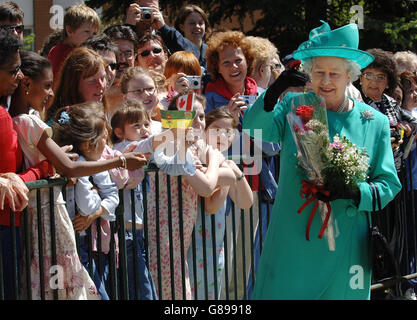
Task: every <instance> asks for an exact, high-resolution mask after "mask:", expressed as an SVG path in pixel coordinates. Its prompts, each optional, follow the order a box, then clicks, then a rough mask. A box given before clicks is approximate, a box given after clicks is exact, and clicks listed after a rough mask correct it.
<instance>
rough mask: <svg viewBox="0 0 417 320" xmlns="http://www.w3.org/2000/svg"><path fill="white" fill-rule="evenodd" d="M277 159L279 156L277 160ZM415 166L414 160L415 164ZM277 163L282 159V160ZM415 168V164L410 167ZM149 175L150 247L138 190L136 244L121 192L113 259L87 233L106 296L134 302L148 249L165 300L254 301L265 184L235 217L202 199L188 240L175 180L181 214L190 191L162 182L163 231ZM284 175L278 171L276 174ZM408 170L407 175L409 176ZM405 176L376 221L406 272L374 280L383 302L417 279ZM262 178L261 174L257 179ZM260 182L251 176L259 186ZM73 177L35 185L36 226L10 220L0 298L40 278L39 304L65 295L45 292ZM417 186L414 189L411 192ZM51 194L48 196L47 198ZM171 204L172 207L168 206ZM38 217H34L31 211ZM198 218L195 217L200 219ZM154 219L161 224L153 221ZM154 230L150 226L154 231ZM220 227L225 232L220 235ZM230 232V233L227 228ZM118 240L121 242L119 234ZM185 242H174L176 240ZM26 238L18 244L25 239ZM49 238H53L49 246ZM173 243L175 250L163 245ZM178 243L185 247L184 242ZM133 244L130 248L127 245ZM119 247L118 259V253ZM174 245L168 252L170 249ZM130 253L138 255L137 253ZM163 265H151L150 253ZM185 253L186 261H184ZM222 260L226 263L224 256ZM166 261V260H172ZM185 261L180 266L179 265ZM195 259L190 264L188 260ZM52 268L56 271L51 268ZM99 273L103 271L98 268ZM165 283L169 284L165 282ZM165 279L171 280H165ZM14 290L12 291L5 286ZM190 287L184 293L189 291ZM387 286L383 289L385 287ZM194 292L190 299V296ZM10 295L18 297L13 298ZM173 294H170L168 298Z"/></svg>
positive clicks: (266, 210) (0, 267)
mask: <svg viewBox="0 0 417 320" xmlns="http://www.w3.org/2000/svg"><path fill="white" fill-rule="evenodd" d="M277 160H278V157H277ZM409 161H411V160H409ZM276 162H278V161H276ZM410 167H411V166H410ZM145 172H146V175H145V176H146V178H145V179H144V180H143V182H142V189H143V208H144V221H143V224H144V229H143V240H144V241H143V243H140V241H139V242H138V239H137V237H138V234H137V232H136V222H135V214H134V212H135V201H134V197H135V194H134V192H133V190H132V191H131V194H130V197H131V198H130V199H131V203H132V208H131V210H132V226H133V230H132V232H131V234H130V236H131V238H129V241H130V242H129V241H128V240H127V238H126V236H127V235H128V236H129V232H127V231H126V226H125V219H124V214H125V213H124V209H123V208H124V203H123V200H124V197H123V190H120V203H119V206H118V208H117V210H116V221H113V222H110V230H111V237H110V250H109V253H108V254H107V255H101V254H97V253H96V252H93V248H92V245H91V243H92V242H91V241H92V232H91V227H90V228H89V229H88V230H87V235H86V236H85V238H84V239H87V247H88V250H87V251H88V268H87V270H88V272H89V274H90V276H91V277H92V278H93V277H94V273H95V272H96V270H98V271H97V272H98V274H99V275H100V276H103V275H104V274H105V275H106V280H107V281H106V284H107V286H106V292H107V294H108V297H109V299H110V300H128V299H136V298H137V297H140V289H139V288H140V273H139V268H140V267H139V266H138V261H137V259H132V258H131V257H136V256H137V254H138V252H139V251H140V250H141V246H143V247H142V249H143V250H144V252H145V260H146V266H147V268H148V270H151V274H152V277H153V278H154V279H155V283H154V285H155V288H156V290H157V293H158V297H157V299H162V300H181V299H183V300H185V299H195V300H231V299H233V300H238V299H244V300H246V299H249V298H250V294H251V290H252V288H253V286H254V283H255V280H256V278H255V272H253V271H254V270H256V266H257V262H258V260H259V256H260V253H261V252H262V240H263V239H264V238H265V234H266V231H267V226H268V224H269V218H270V214H271V209H272V204H273V202H272V201H273V200H272V201H271V200H265V199H264V198H263V197H262V196H261V193H262V183H259V185H258V190H257V191H254V195H255V197H254V205H253V206H252V207H251V208H250V209H249V210H240V209H239V208H235V206H234V205H233V203H232V204H231V206H230V210H229V214H228V215H222V216H217V215H208V214H206V213H205V212H204V209H202V208H204V200H203V199H200V200H199V201H200V205H199V210H198V211H199V212H198V217H197V222H196V224H195V225H196V226H195V227H194V228H193V231H192V234H191V238H187V239H184V234H185V230H184V229H185V228H186V227H188V225H187V221H184V219H188V217H185V216H184V214H179V215H177V216H176V215H174V212H173V210H172V209H173V208H174V206H173V203H174V202H176V201H177V200H176V199H174V197H173V195H175V196H176V194H175V193H174V192H173V190H170V186H171V183H174V182H176V183H177V186H178V188H179V191H178V201H177V202H176V203H177V205H178V211H179V212H182V205H183V191H182V190H181V188H182V187H183V184H182V182H183V181H182V178H181V177H170V176H167V178H166V179H167V180H166V181H163V183H166V186H167V191H168V192H167V203H166V206H167V208H168V212H167V215H166V218H167V221H165V220H164V221H163V224H164V225H166V228H164V229H163V230H161V228H160V227H159V226H160V225H161V223H162V221H161V220H162V219H165V217H164V216H162V215H160V214H155V221H149V215H148V197H154V198H155V199H159V197H160V196H161V194H160V190H159V188H158V186H159V181H158V179H160V176H159V174H158V169H157V168H156V167H148V168H147V169H146V170H145ZM276 172H278V170H277V171H276ZM403 172H404V171H403ZM406 174H410V173H405V172H404V174H403V175H402V177H401V181H402V185H403V189H402V191H401V193H400V194H399V195H398V196H397V197H396V199H395V200H394V201H393V202H392V203H390V204H389V205H388V206H387V208H385V209H384V210H383V211H382V212H379V213H377V214H375V215H373V217H372V219H373V223H376V224H377V225H378V226H379V227H380V229H381V230H382V231H383V232H384V234H385V235H386V236H387V239H388V242H389V244H390V245H391V247H392V248H393V250H394V252H395V257H396V259H397V261H398V264H399V266H400V272H401V273H400V275H388V276H387V277H386V278H385V279H373V280H372V284H373V285H372V288H371V290H372V295H373V297H374V298H382V297H383V296H384V295H386V294H387V293H388V291H390V292H392V293H393V294H394V295H402V294H403V293H404V291H405V289H407V288H408V287H410V286H412V284H411V282H410V281H412V280H411V279H413V278H415V277H417V274H416V270H415V263H414V261H415V258H416V257H417V247H416V221H415V220H416V219H415V207H414V200H415V195H414V192H413V191H407V188H406V185H407V184H406V182H405V181H406V180H405V179H406V177H405V175H406ZM152 175H153V179H155V181H156V183H155V186H156V188H155V190H154V191H153V192H154V195H152V194H151V191H149V186H148V179H149V177H150V176H152ZM258 178H259V179H260V177H258ZM252 179H253V177H250V178H249V182H250V184H251V185H252ZM66 183H67V180H66V179H64V178H60V179H57V180H49V181H46V180H41V181H36V182H32V183H28V184H27V185H28V187H29V189H30V190H31V192H34V193H36V199H37V201H36V205H37V210H36V220H37V226H35V228H34V227H33V226H31V225H30V219H29V218H30V214H31V213H30V212H28V210H27V209H25V210H24V211H23V212H22V214H21V218H20V222H21V226H20V227H16V225H15V223H14V219H11V225H10V236H9V235H8V237H10V243H8V244H7V245H8V246H9V247H8V248H5V245H6V244H5V239H1V238H0V252H1V250H5V249H7V250H9V254H10V261H3V260H2V255H1V254H0V275H1V277H0V300H4V299H27V300H31V299H33V298H34V297H33V296H32V290H30V288H31V287H32V283H33V282H34V281H35V282H37V283H38V284H39V287H40V299H58V298H59V297H58V290H57V289H56V288H55V289H53V290H52V296H49V295H48V294H46V291H48V290H49V289H50V288H48V287H47V286H48V284H49V285H50V284H51V282H50V281H51V280H50V281H49V283H48V282H47V281H45V279H47V278H51V277H52V276H54V275H56V272H57V270H56V269H53V270H52V271H51V268H53V267H54V266H56V265H57V263H58V262H57V257H56V241H55V239H56V234H57V232H59V230H56V225H55V210H54V196H56V195H54V192H56V191H54V187H55V189H56V187H59V188H62V191H63V194H64V198H65V197H66V188H65V187H64V186H65V185H66ZM412 189H413V188H412V186H411V190H412ZM46 195H48V197H49V199H46V200H45V196H46ZM45 204H47V205H49V212H50V213H49V216H48V217H46V216H43V215H42V206H45ZM159 205H160V203H159V201H157V202H156V207H155V210H156V212H157V213H159V212H160V208H159ZM164 205H165V204H164ZM32 214H33V213H32ZM46 218H47V219H48V220H49V221H48V223H47V226H49V230H48V232H47V233H49V239H46V238H45V234H44V233H45V230H43V228H45V224H43V223H42V221H43V220H44V219H46ZM193 221H194V220H193ZM153 222H154V223H153ZM94 223H96V227H97V230H101V229H100V228H101V227H100V223H101V222H100V218H99V219H97V220H96V221H95V222H94ZM151 225H153V227H151V228H150V226H151ZM34 230H35V231H36V237H35V238H36V240H37V246H38V252H41V253H42V252H44V250H45V247H47V249H49V250H50V252H51V253H50V255H51V261H50V262H49V261H48V263H45V261H44V259H43V255H42V254H39V257H37V259H38V261H36V263H37V264H38V267H39V275H38V276H39V279H35V278H34V276H35V275H33V274H31V262H33V259H34V257H33V255H32V253H31V251H30V247H31V243H30V241H31V237H33V236H35V235H34V232H33V231H34ZM219 230H220V232H219ZM222 230H223V231H222ZM116 233H117V235H118V244H117V242H116V240H115V237H114V234H116ZM17 234H19V235H20V241H17V240H16V235H17ZM178 234H179V235H181V236H180V237H179V241H177V240H178V239H174V238H175V237H176V236H177V235H178ZM97 237H98V239H97V252H101V232H97ZM150 237H155V238H156V239H160V241H154V244H156V247H152V248H150V247H149V242H150V239H151V238H150ZM18 240H19V239H18ZM45 240H48V241H45ZM166 240H168V242H169V245H163V246H162V247H161V245H162V244H164V243H165V242H164V241H166ZM178 242H179V244H178ZM76 244H77V251H78V254H80V247H81V245H82V237H80V235H79V234H78V233H77V234H76ZM127 244H129V245H127ZM117 248H118V254H117V253H116V250H117ZM167 248H168V252H166V249H167ZM130 250H131V251H130ZM150 251H152V254H153V255H154V257H157V259H156V261H152V263H153V265H152V266H151V265H150V260H151V257H150V256H151V252H150ZM178 254H179V256H178ZM161 256H165V258H166V257H169V259H168V260H169V266H167V265H162V261H161V259H159V257H161ZM222 256H223V260H222V259H221V257H222ZM165 260H166V259H164V261H165ZM173 261H177V262H178V261H179V265H178V263H172V262H173ZM187 261H188V263H187ZM5 267H7V268H9V269H11V272H10V273H9V275H10V277H11V278H7V279H5V278H4V276H3V275H4V274H5V273H4V268H5ZM48 268H49V270H48ZM94 268H96V270H94ZM167 277H168V278H170V281H168V284H167V283H165V284H164V283H163V281H162V279H165V280H166V279H167ZM165 280H164V281H165ZM165 282H166V281H165ZM6 287H8V288H6ZM184 288H185V290H184ZM381 289H382V290H381ZM190 290H191V296H190V294H189V291H190ZM7 292H11V294H7ZM166 292H168V294H166Z"/></svg>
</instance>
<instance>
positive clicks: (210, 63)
mask: <svg viewBox="0 0 417 320" xmlns="http://www.w3.org/2000/svg"><path fill="white" fill-rule="evenodd" d="M144 8H147V9H146V10H144ZM23 17H24V12H23V11H22V10H21V8H19V6H18V5H16V4H15V3H13V2H11V1H7V2H3V3H0V57H1V62H0V105H1V106H2V107H1V108H0V132H1V137H2V139H1V141H0V154H1V160H0V172H1V175H0V209H1V211H0V234H1V244H2V262H3V274H2V277H3V280H2V281H3V282H4V285H5V286H4V292H5V298H6V299H11V298H12V297H15V296H16V292H15V291H14V290H15V286H14V284H13V283H12V281H11V279H13V277H12V276H10V275H11V274H13V272H14V270H12V266H13V264H12V263H10V259H11V255H10V251H11V246H12V243H11V242H13V241H16V244H17V246H16V247H17V260H18V265H19V266H20V265H23V263H24V260H25V259H27V258H28V256H27V255H24V254H23V253H22V251H24V250H28V248H23V247H24V246H23V244H21V239H20V236H19V232H16V233H12V232H11V224H13V225H14V226H16V228H19V226H20V225H21V223H20V215H19V212H21V211H22V210H23V209H24V208H26V207H27V208H28V212H29V226H30V230H31V232H30V234H31V237H30V241H29V246H30V248H29V250H30V253H31V254H30V259H31V261H29V262H28V263H29V265H30V271H31V280H32V284H31V287H25V286H22V289H21V290H20V291H21V292H18V296H22V297H25V291H27V290H29V291H31V296H32V298H33V299H40V298H41V291H42V289H44V290H45V298H46V299H52V298H53V295H54V294H56V290H55V289H56V288H51V287H50V286H49V283H50V279H51V275H50V273H49V272H48V270H49V269H50V268H51V267H52V263H53V262H52V257H51V242H50V233H51V221H50V214H48V213H49V212H50V203H49V196H48V193H49V191H48V190H47V189H42V191H41V193H42V197H41V198H40V199H41V200H40V199H39V198H37V197H36V192H34V191H31V192H29V190H28V189H27V187H26V185H25V182H29V181H34V180H39V179H52V178H54V177H57V176H63V177H66V178H68V185H67V187H66V188H65V189H66V198H65V201H64V198H63V193H62V188H61V187H58V186H56V187H53V199H52V200H51V201H53V207H54V216H55V218H54V223H55V227H56V230H57V232H56V244H55V245H54V247H55V249H56V263H57V264H58V265H59V266H61V267H62V270H63V272H64V281H63V285H62V286H61V287H59V288H58V290H57V292H58V298H59V299H95V300H98V299H102V300H108V299H110V295H109V283H108V282H109V277H108V265H109V259H110V258H109V251H110V243H111V242H112V241H114V243H115V244H116V254H117V250H118V242H119V241H118V234H117V233H116V234H114V236H115V238H114V239H111V237H112V235H113V233H112V232H111V228H110V223H111V222H113V221H115V219H116V213H115V212H116V208H117V207H118V205H119V203H122V202H123V207H124V224H125V225H124V230H125V235H124V237H125V239H126V248H127V253H128V256H127V265H128V267H127V270H128V275H129V279H136V277H135V276H133V274H134V273H135V272H136V271H134V267H133V266H136V267H138V269H139V273H138V274H139V277H138V281H137V282H138V283H139V288H137V287H136V286H135V285H134V283H133V282H134V281H133V280H131V281H129V288H128V291H129V298H130V299H142V300H154V299H172V298H175V299H183V298H184V297H185V298H186V299H193V298H194V297H195V296H196V295H197V296H198V297H199V298H200V299H201V298H204V292H205V290H207V291H208V298H209V299H218V298H220V297H222V294H223V293H222V292H221V291H222V281H221V280H222V274H223V273H227V272H229V270H227V269H226V266H225V263H224V262H225V259H227V256H230V255H232V253H231V250H241V247H242V245H243V246H244V247H245V244H244V243H243V242H248V241H253V242H254V247H255V255H254V259H255V264H254V265H255V268H254V269H252V268H251V266H250V264H249V263H248V264H246V270H242V271H243V273H246V274H247V275H248V277H249V278H250V279H252V278H253V277H255V276H256V282H255V286H254V287H252V283H253V282H252V281H251V280H250V279H249V281H248V288H247V289H248V296H249V297H253V298H254V299H369V296H370V289H369V288H370V283H371V280H370V279H371V276H370V275H371V265H370V263H369V257H370V252H369V238H368V236H367V234H368V228H367V226H368V225H367V220H366V215H365V214H364V212H367V211H372V197H371V191H370V190H371V189H370V185H371V184H375V185H376V186H377V188H378V189H379V193H380V196H381V200H382V205H383V206H385V205H387V204H388V203H389V202H390V201H392V200H393V199H394V198H395V196H396V194H397V193H398V192H399V191H400V189H401V187H402V186H401V183H400V181H399V178H398V176H399V175H400V174H401V170H404V163H405V162H404V159H405V157H408V156H409V157H412V158H413V160H415V158H416V157H417V153H416V148H415V143H413V140H414V139H415V136H416V132H417V117H416V114H415V111H414V108H416V107H417V92H416V89H417V55H415V54H414V53H412V52H396V53H395V54H394V53H392V52H387V51H384V50H381V49H379V48H374V49H369V50H367V51H361V50H359V49H358V46H359V44H358V39H359V36H358V30H357V28H356V29H355V27H354V25H352V24H351V25H348V26H345V27H342V28H339V29H336V30H330V27H329V26H328V24H327V23H323V25H322V26H321V27H318V28H317V29H314V30H312V32H311V33H310V39H309V40H308V41H306V42H305V43H303V44H301V45H300V47H299V48H298V49H297V50H296V51H294V52H293V53H292V54H290V55H288V56H286V57H285V58H284V59H283V61H282V62H281V59H280V56H279V50H278V48H277V47H276V46H275V45H274V44H273V43H271V42H270V41H269V40H268V39H266V38H262V37H255V36H246V35H245V34H244V33H242V32H240V31H217V32H213V31H212V30H211V27H210V24H209V20H208V13H206V12H205V11H203V10H202V9H201V8H200V7H198V6H196V5H185V6H184V7H183V8H182V9H181V10H180V12H179V14H178V17H177V19H176V20H175V23H174V26H169V25H167V24H166V23H165V20H164V14H163V12H161V11H160V9H159V5H158V1H157V0H137V1H135V2H134V3H132V4H131V5H130V6H129V7H128V8H127V10H126V16H125V17H124V20H125V21H124V22H125V23H124V24H120V25H112V26H109V27H107V28H105V29H104V30H102V29H103V28H102V23H101V21H100V17H99V16H98V15H97V13H96V12H95V11H94V10H93V9H91V8H89V7H88V6H86V5H84V4H78V5H74V6H72V7H70V8H68V9H67V11H66V13H65V17H64V28H63V29H62V30H61V29H60V30H56V31H55V32H53V33H52V34H51V35H50V36H49V37H48V39H46V41H45V43H44V45H43V47H42V49H41V50H40V51H39V52H38V53H36V52H33V51H24V50H23V49H22V47H21V46H22V41H23V28H22V25H23ZM312 35H314V36H312ZM341 35H343V36H342V37H341ZM324 38H325V39H324ZM322 39H324V40H323V41H322V42H321V40H322ZM340 39H342V40H340ZM332 41H333V43H332ZM341 41H347V43H341ZM312 94H315V95H320V96H322V97H324V98H325V101H326V107H327V109H328V111H327V113H328V119H329V130H330V131H331V133H332V136H333V135H334V134H335V133H339V134H344V135H346V136H348V137H349V138H350V139H352V141H353V142H354V143H356V144H357V145H358V146H361V147H366V150H367V152H368V155H369V157H370V164H371V169H370V172H369V174H368V175H369V180H368V181H366V182H364V183H362V184H360V185H359V188H358V190H356V192H354V193H352V192H351V193H349V192H342V191H340V192H339V191H336V190H332V193H331V194H330V196H329V195H327V196H328V197H329V198H327V200H326V201H331V202H332V206H333V212H334V213H335V219H334V223H335V224H337V226H338V228H339V229H340V234H339V235H338V237H337V238H336V241H337V250H336V251H335V252H332V251H329V250H328V248H327V244H326V242H325V241H323V240H321V239H311V241H306V240H305V238H304V237H303V232H304V231H303V228H304V226H305V224H306V223H307V218H308V217H306V216H304V215H303V216H300V215H297V214H296V211H297V209H298V208H299V207H300V205H301V204H302V202H303V201H304V200H303V199H302V198H301V196H300V192H299V188H300V185H301V180H302V177H301V175H300V173H299V172H298V171H297V170H296V160H297V158H296V157H295V156H294V154H295V153H296V149H295V144H294V141H293V136H292V135H291V132H290V131H289V128H288V125H286V120H285V119H286V114H287V113H288V112H290V110H291V106H292V104H293V103H294V101H295V100H294V99H297V97H299V95H306V96H307V97H309V95H312ZM184 95H187V96H190V95H191V96H192V99H193V100H192V101H193V105H192V110H193V111H195V118H194V120H193V122H192V125H191V126H190V127H188V128H170V129H168V128H164V126H163V125H162V122H163V121H162V120H163V114H164V111H166V110H177V105H178V102H179V99H181V98H182V97H183V96H184ZM365 111H367V112H368V113H369V112H371V114H373V116H372V121H365V120H364V118H363V116H361V115H362V114H363V112H365ZM368 120H369V119H368ZM252 129H262V130H263V135H262V141H260V140H259V139H257V137H256V136H253V138H249V136H250V135H253V132H251V130H252ZM245 137H246V138H247V139H246V140H245ZM236 140H240V141H241V145H242V147H241V150H240V151H241V154H243V155H245V154H253V150H254V149H255V150H259V152H260V153H261V154H262V156H263V157H262V161H261V163H260V164H257V163H255V165H252V166H248V165H245V164H243V166H242V165H241V163H240V162H239V161H238V162H237V163H236V162H235V161H232V160H230V159H229V157H227V155H228V154H229V155H230V154H231V150H232V144H233V143H234V142H235V141H236ZM409 141H411V143H408V142H409ZM246 142H247V143H246ZM406 146H407V147H406ZM409 146H412V147H411V149H410V148H409ZM277 155H280V157H279V159H280V160H279V161H280V165H279V167H280V172H279V180H278V184H277V181H276V179H275V178H276V177H278V172H277V168H278V164H277V163H275V162H276V161H277V159H278V158H277V157H276V156H277ZM150 163H153V164H155V165H156V166H157V167H158V169H159V170H158V171H157V172H149V173H146V174H145V172H144V168H143V167H144V166H145V165H147V164H150ZM412 163H413V167H412V168H411V170H412V173H413V174H412V178H413V179H412V180H413V181H412V186H413V187H414V189H416V188H417V166H416V165H415V163H416V162H415V161H413V162H412ZM407 170H410V168H407ZM258 173H259V174H258ZM145 177H146V183H147V186H148V187H147V189H148V190H147V196H146V198H145V197H144V190H142V181H144V179H145ZM176 177H181V178H180V179H177V178H176ZM249 182H250V183H249ZM121 189H124V190H123V193H120V195H121V194H123V199H119V190H121ZM131 190H134V197H131ZM179 193H181V197H179V196H178V195H179ZM179 199H181V201H180V200H179ZM200 199H204V201H203V202H202V201H200ZM39 201H41V204H40V206H39ZM202 205H203V206H204V207H203V208H202V207H201V206H202ZM145 206H146V210H145V208H144V207H145ZM132 207H133V208H134V212H132V211H133V210H132ZM254 207H257V210H259V212H260V214H259V216H258V219H259V221H255V223H256V224H257V225H258V226H259V227H258V229H261V230H263V232H262V231H261V232H260V233H259V232H257V234H256V236H255V238H254V239H242V238H241V236H242V235H239V236H238V237H237V238H236V239H235V240H236V243H237V245H236V248H228V250H225V248H224V244H223V239H224V238H225V237H230V236H231V235H228V234H226V235H225V221H226V219H227V216H228V213H229V212H230V211H233V210H236V212H240V210H245V211H247V210H249V209H250V208H254ZM39 208H41V211H42V217H43V219H42V221H41V222H40V221H38V215H37V212H38V210H39ZM200 212H205V215H201V216H200V215H199V213H200ZM269 213H271V222H270V225H269V227H268V232H266V230H267V216H268V220H269ZM13 216H14V217H15V219H11V218H10V217H13ZM213 216H214V219H213ZM97 219H99V220H97ZM170 219H172V220H173V221H175V223H174V224H173V225H172V226H171V225H170V223H169V220H170ZM204 219H206V221H202V220H204ZM12 220H14V223H13V221H12ZM180 220H181V221H182V223H181V224H180V223H178V221H180ZM304 220H305V221H304ZM97 221H99V224H97V223H96V222H97ZM145 221H146V230H147V233H148V238H147V247H146V248H145V241H144V240H145V236H144V225H145ZM211 223H215V228H213V229H212V230H206V231H204V230H202V229H203V226H208V225H211ZM39 225H41V230H42V233H41V234H40V233H39V232H38V230H39ZM320 227H321V225H319V223H318V222H313V224H312V226H311V230H312V231H311V232H313V230H320ZM242 228H247V226H245V225H244V226H242ZM194 229H195V230H198V232H197V233H196V235H197V237H196V239H195V240H196V244H195V248H194V249H195V252H194V253H192V252H191V241H192V232H193V230H194ZM87 230H91V234H92V243H89V237H88V236H87V233H86V231H87ZM213 231H215V234H216V236H215V239H216V240H217V241H216V243H213V244H210V245H212V246H213V248H212V250H213V251H214V252H215V254H214V255H210V256H209V257H207V259H206V258H204V259H206V260H207V261H206V263H207V265H206V266H204V267H203V266H202V264H201V261H203V244H204V243H205V241H204V239H203V238H204V237H207V238H211V237H212V236H213V234H211V232H213ZM258 231H259V230H258ZM76 234H77V235H79V237H80V248H79V251H78V250H77V244H76V240H75V239H76V236H75V235H76ZM12 235H13V236H14V237H15V240H13V239H12ZM39 236H40V237H42V239H43V243H44V246H43V247H41V248H39V246H38V242H39V241H38V240H39V239H38V237H39ZM11 239H12V240H11ZM180 239H181V241H180ZM262 246H263V250H262V255H261V250H260V248H261V247H262ZM133 247H134V248H136V249H137V250H130V248H133ZM249 247H250V245H246V249H248V248H249ZM182 250H184V251H183V252H182ZM184 252H185V256H184ZM91 255H92V256H91ZM204 255H205V254H204ZM225 256H226V257H225ZM40 259H41V260H42V261H43V267H42V268H40V265H39V260H40ZM97 259H100V260H101V261H102V262H103V263H104V265H105V266H107V267H106V268H105V270H107V271H104V272H103V271H102V270H98V268H97ZM184 260H185V261H184ZM194 263H197V266H194ZM258 263H259V268H258ZM243 265H245V264H243ZM352 265H360V266H362V267H363V268H364V277H365V279H364V286H363V288H362V289H361V290H355V289H352V288H351V287H349V284H350V277H351V276H352V275H351V273H350V271H349V268H350V267H351V266H352ZM182 266H184V268H182ZM213 266H214V267H215V268H217V279H214V278H213V276H212V273H211V272H208V273H207V274H206V275H204V272H203V270H204V269H205V268H207V269H208V268H210V270H211V268H214V267H213ZM229 268H230V266H229ZM239 268H243V267H242V266H239ZM88 270H92V272H90V273H89V272H88ZM194 270H196V272H197V274H194ZM42 272H44V275H43V277H41V275H40V273H42ZM183 273H185V276H184V274H183ZM206 276H208V279H205V280H206V281H203V279H204V277H206ZM40 279H43V281H44V284H42V283H41V282H40ZM194 279H197V283H194V281H195V280H194ZM306 279H308V283H307V282H306ZM18 280H19V281H22V283H23V282H24V281H23V279H18ZM216 281H217V283H214V282H216ZM172 282H173V283H172ZM204 282H207V283H208V284H209V286H208V288H206V287H205V285H204ZM157 283H159V284H160V286H157V285H156V284H157ZM242 285H243V286H245V285H246V284H239V286H242ZM196 289H197V291H195V290H196ZM245 289H246V288H245ZM216 290H217V291H216ZM223 290H224V288H223ZM237 290H239V292H241V291H242V288H241V287H240V288H237Z"/></svg>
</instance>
